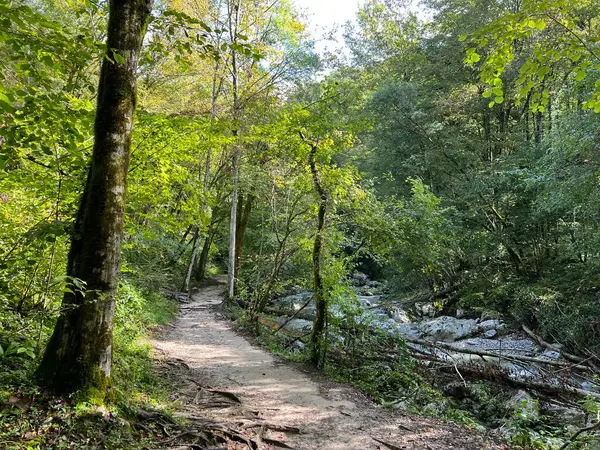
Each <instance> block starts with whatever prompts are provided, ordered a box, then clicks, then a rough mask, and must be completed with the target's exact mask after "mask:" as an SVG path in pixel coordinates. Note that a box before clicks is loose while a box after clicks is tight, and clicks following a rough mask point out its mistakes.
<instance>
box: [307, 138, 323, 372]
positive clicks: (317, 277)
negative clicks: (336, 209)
mask: <svg viewBox="0 0 600 450" xmlns="http://www.w3.org/2000/svg"><path fill="white" fill-rule="evenodd" d="M316 155H317V144H311V150H310V161H309V162H310V171H311V173H312V178H313V184H314V186H315V190H316V191H317V194H318V196H319V212H318V214H317V233H316V234H315V242H314V244H313V251H312V262H313V284H314V295H315V306H316V316H315V320H314V323H313V331H312V334H311V336H310V348H311V357H310V359H311V362H312V364H313V365H315V366H316V367H320V366H322V364H323V361H324V359H325V336H324V334H325V322H326V319H327V299H326V298H325V290H324V288H323V271H322V268H321V254H322V250H323V241H324V238H323V232H324V229H325V212H326V211H327V193H326V192H325V189H324V188H323V185H322V183H321V179H320V176H319V171H318V169H317V162H316Z"/></svg>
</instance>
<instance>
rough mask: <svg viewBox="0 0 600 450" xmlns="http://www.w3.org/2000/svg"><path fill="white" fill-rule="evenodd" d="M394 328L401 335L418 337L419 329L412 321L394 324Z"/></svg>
mask: <svg viewBox="0 0 600 450" xmlns="http://www.w3.org/2000/svg"><path fill="white" fill-rule="evenodd" d="M396 330H397V331H398V333H400V335H401V336H404V337H405V338H408V339H420V338H421V330H420V329H419V327H418V326H417V325H416V324H414V323H401V324H398V325H397V326H396Z"/></svg>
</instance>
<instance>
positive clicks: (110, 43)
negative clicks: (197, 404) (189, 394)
mask: <svg viewBox="0 0 600 450" xmlns="http://www.w3.org/2000/svg"><path fill="white" fill-rule="evenodd" d="M152 3H153V0H111V2H110V13H109V21H108V33H107V49H108V56H109V57H110V60H109V59H108V58H107V59H105V60H104V61H103V63H102V69H101V72H100V82H99V88H98V103H97V108H96V121H95V126H94V136H95V141H94V149H93V154H92V162H91V166H90V169H89V172H88V178H87V183H86V186H85V190H84V192H83V195H82V198H81V203H80V206H79V210H78V212H77V217H76V220H75V229H74V234H73V236H72V240H71V248H70V251H69V257H68V263H67V276H68V277H69V279H71V280H72V279H79V280H82V281H83V282H85V296H84V293H83V292H82V290H81V289H75V288H74V287H73V291H74V292H67V293H65V295H64V298H63V306H62V312H61V315H60V317H59V318H58V321H57V323H56V326H55V328H54V332H53V334H52V337H51V338H50V341H49V342H48V346H47V348H46V352H45V354H44V357H43V359H42V362H41V364H40V366H39V368H38V372H37V373H38V376H39V378H40V381H41V382H42V383H43V384H45V385H47V386H48V387H50V388H51V389H53V390H55V391H58V392H63V393H66V392H73V391H75V390H78V391H80V392H81V393H82V394H83V395H84V396H86V397H87V398H88V399H89V400H92V401H98V402H102V401H103V400H104V399H105V397H106V394H107V391H108V388H109V387H110V384H111V369H112V331H113V318H114V312H115V296H116V292H117V283H118V276H119V268H120V263H121V242H122V239H123V215H124V205H125V192H126V187H127V172H128V168H129V151H130V146H131V131H132V125H133V113H134V111H135V105H136V71H137V66H138V58H139V53H140V48H141V44H142V40H143V37H144V34H145V32H146V28H147V24H148V22H149V20H150V17H151V16H150V13H151V9H152Z"/></svg>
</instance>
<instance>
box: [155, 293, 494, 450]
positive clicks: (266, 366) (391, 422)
mask: <svg viewBox="0 0 600 450" xmlns="http://www.w3.org/2000/svg"><path fill="white" fill-rule="evenodd" d="M223 293H224V286H223V285H212V286H207V287H204V288H202V289H200V290H199V291H198V292H197V293H196V294H195V295H194V296H193V297H192V301H191V302H190V303H186V304H184V305H183V306H182V308H181V315H180V317H179V319H178V321H177V322H176V323H175V324H174V326H173V327H172V328H171V329H170V330H168V331H167V332H166V333H165V334H164V335H163V336H162V337H160V338H157V339H155V340H154V341H152V345H153V346H154V348H155V349H156V350H157V351H158V353H161V354H163V355H164V356H165V357H166V358H168V359H170V360H177V361H180V362H182V363H184V364H185V365H187V366H189V369H190V372H189V373H190V376H191V377H193V380H192V381H193V382H194V383H195V384H196V385H198V386H209V387H210V390H208V388H207V389H206V392H212V393H215V392H216V393H218V394H219V395H220V396H221V399H220V400H219V399H218V398H217V399H215V398H213V399H212V400H211V401H208V402H207V401H206V400H200V401H198V395H196V398H195V402H189V404H188V405H187V406H185V410H186V412H187V414H188V415H189V414H190V413H191V414H192V415H193V413H194V409H196V415H197V416H207V417H208V418H209V419H211V420H215V421H222V422H227V423H229V424H232V423H235V424H237V426H238V427H240V426H243V425H244V424H245V425H246V427H252V426H255V427H256V429H255V430H254V431H255V432H256V433H257V434H260V435H261V437H260V438H259V442H262V443H264V445H263V446H262V447H261V448H263V449H274V448H278V447H276V446H273V445H269V444H268V442H269V439H274V440H277V441H280V442H285V444H287V445H288V446H289V447H290V448H295V449H298V450H309V449H311V450H312V449H314V450H317V449H319V450H321V449H324V450H325V449H326V450H337V449H340V450H341V449H343V450H363V449H364V450H368V449H389V448H392V449H394V448H400V449H419V450H421V449H436V450H437V449H439V450H442V449H462V450H470V449H473V450H475V449H500V448H502V447H501V446H498V445H495V444H492V443H490V442H486V440H485V439H483V438H482V437H481V436H479V435H478V434H476V433H475V432H473V431H471V430H468V429H466V428H463V427H461V426H458V425H454V424H450V423H445V422H440V421H435V420H429V419H425V418H422V417H414V416H411V415H407V414H403V413H400V412H396V411H390V410H387V409H383V408H381V407H379V406H377V405H375V404H374V403H373V402H371V401H369V400H368V399H367V398H365V396H363V395H362V394H361V393H359V392H357V391H355V390H354V389H351V388H348V387H345V386H342V385H339V384H336V383H332V382H328V381H322V380H318V381H315V379H314V378H315V377H311V376H310V375H308V374H305V373H302V372H301V371H299V370H297V369H296V368H294V367H291V366H290V365H288V364H287V363H286V362H282V361H281V360H279V359H278V358H277V357H275V356H273V355H271V354H270V353H268V352H266V351H265V350H262V349H260V348H257V347H256V346H254V345H252V344H251V343H250V342H249V341H248V340H247V339H245V338H244V337H243V336H241V335H240V334H238V333H236V331H234V330H233V329H232V328H231V325H230V322H229V321H228V320H225V319H224V318H223V317H222V316H221V315H220V314H219V312H218V305H219V304H220V303H221V301H222V298H223V297H222V295H223ZM175 388H176V389H177V387H175ZM223 392H225V393H226V394H225V396H223ZM227 393H231V394H234V395H233V396H231V398H229V397H228V396H227ZM188 398H191V397H188ZM236 398H237V399H239V401H240V402H237V399H236ZM263 423H266V424H271V425H276V426H270V427H269V426H267V427H264V428H260V424H263ZM280 426H290V427H294V428H297V429H299V432H286V431H281V429H279V430H278V428H279V427H280ZM259 428H260V429H261V432H260V433H259ZM246 429H249V430H251V429H252V428H246ZM263 431H264V433H263ZM376 439H378V440H380V441H384V442H385V443H388V444H391V445H390V446H386V445H385V444H383V443H381V442H378V441H377V440H376ZM394 446H395V447H394ZM178 448H181V447H178ZM235 448H242V447H235Z"/></svg>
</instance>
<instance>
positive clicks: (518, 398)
mask: <svg viewBox="0 0 600 450" xmlns="http://www.w3.org/2000/svg"><path fill="white" fill-rule="evenodd" d="M506 406H507V407H508V408H509V409H510V410H512V411H513V412H514V415H515V416H516V417H518V418H519V419H524V420H530V421H536V420H538V419H539V418H540V408H539V404H538V402H537V400H535V399H534V398H533V397H532V396H531V395H529V394H528V393H527V392H526V391H524V390H519V391H517V393H516V394H514V395H513V396H512V397H511V398H509V399H508V401H507V402H506Z"/></svg>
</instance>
